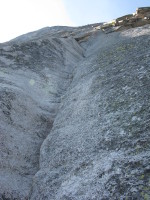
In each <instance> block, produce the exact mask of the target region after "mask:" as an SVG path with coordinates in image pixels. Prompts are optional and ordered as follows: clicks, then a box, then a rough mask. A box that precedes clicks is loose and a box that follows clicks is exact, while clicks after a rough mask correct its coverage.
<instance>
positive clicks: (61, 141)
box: [0, 24, 150, 200]
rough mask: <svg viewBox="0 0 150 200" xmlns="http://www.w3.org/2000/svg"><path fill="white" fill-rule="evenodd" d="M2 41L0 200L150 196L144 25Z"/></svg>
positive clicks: (147, 32)
mask: <svg viewBox="0 0 150 200" xmlns="http://www.w3.org/2000/svg"><path fill="white" fill-rule="evenodd" d="M97 26H98V24H95V25H89V26H84V27H79V28H69V27H53V28H46V29H42V30H40V31H38V32H34V33H30V34H27V35H24V36H21V37H18V38H16V39H14V40H12V41H10V42H8V43H4V44H0V199H2V200H4V199H8V200H10V199H11V200H13V199H22V200H24V199H30V200H42V199H43V200H118V199H120V200H132V199H133V200H148V199H150V91H149V88H150V25H145V26H142V27H137V28H133V29H129V30H125V31H122V32H114V33H111V34H107V35H106V34H105V33H103V31H101V30H98V29H95V27H97Z"/></svg>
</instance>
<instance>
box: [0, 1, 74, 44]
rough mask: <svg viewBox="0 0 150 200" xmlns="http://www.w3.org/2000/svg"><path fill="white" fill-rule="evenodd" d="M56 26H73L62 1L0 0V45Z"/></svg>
mask: <svg viewBox="0 0 150 200" xmlns="http://www.w3.org/2000/svg"><path fill="white" fill-rule="evenodd" d="M56 25H68V26H73V23H72V22H71V20H70V19H69V17H68V16H67V12H66V10H65V7H64V5H63V2H62V0H0V43H2V42H5V41H8V40H10V39H12V38H15V37H17V36H19V35H21V34H24V33H27V32H31V31H35V30H37V29H40V28H43V27H46V26H56Z"/></svg>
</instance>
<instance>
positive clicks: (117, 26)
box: [100, 7, 150, 33]
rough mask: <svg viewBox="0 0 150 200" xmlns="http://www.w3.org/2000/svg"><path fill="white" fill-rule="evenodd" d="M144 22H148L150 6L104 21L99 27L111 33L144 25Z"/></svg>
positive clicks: (149, 22) (149, 19)
mask: <svg viewBox="0 0 150 200" xmlns="http://www.w3.org/2000/svg"><path fill="white" fill-rule="evenodd" d="M146 24H150V7H141V8H138V9H137V10H136V13H133V14H129V15H125V16H122V17H119V18H117V19H115V20H113V21H111V22H106V23H104V24H103V25H101V26H100V27H101V29H102V30H103V31H104V32H105V33H111V32H114V31H122V30H127V29H130V28H135V27H139V26H144V25H146Z"/></svg>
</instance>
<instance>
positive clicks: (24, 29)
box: [0, 0, 150, 43]
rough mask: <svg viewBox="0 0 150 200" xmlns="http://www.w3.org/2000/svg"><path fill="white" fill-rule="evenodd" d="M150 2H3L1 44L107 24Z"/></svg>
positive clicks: (7, 0) (103, 0)
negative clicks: (47, 30)
mask: <svg viewBox="0 0 150 200" xmlns="http://www.w3.org/2000/svg"><path fill="white" fill-rule="evenodd" d="M144 6H150V0H125V1H123V0H0V8H1V9H0V43H2V42H5V41H8V40H10V39H13V38H15V37H17V36H19V35H22V34H25V33H28V32H31V31H35V30H38V29H40V28H43V27H47V26H57V25H63V26H81V25H86V24H91V23H98V22H106V21H110V20H112V19H115V18H117V17H120V16H123V15H126V14H130V13H133V12H135V10H136V8H137V7H144Z"/></svg>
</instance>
